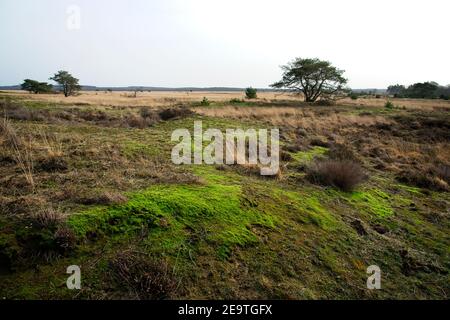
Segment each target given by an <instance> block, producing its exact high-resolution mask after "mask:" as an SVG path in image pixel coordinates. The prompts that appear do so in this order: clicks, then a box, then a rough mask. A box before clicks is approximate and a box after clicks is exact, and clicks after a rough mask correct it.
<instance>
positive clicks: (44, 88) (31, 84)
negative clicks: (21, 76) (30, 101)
mask: <svg viewBox="0 0 450 320" xmlns="http://www.w3.org/2000/svg"><path fill="white" fill-rule="evenodd" d="M20 86H21V88H22V90H26V91H28V92H30V93H34V94H38V93H48V92H51V91H52V88H53V86H52V85H51V84H48V83H47V82H39V81H36V80H31V79H25V80H24V81H23V83H22V84H21V85H20Z"/></svg>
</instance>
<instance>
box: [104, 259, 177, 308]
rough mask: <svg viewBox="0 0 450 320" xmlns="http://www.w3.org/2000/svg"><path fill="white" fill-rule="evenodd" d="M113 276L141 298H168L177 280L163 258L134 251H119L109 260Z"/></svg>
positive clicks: (135, 296)
mask: <svg viewBox="0 0 450 320" xmlns="http://www.w3.org/2000/svg"><path fill="white" fill-rule="evenodd" d="M109 265H110V268H111V270H112V275H113V278H114V279H115V280H116V281H117V283H118V284H120V285H121V286H124V287H125V288H126V289H127V290H128V291H129V292H130V294H132V295H133V296H134V297H133V298H137V299H142V300H162V299H167V298H170V297H171V296H172V295H173V293H174V292H175V290H176V288H177V281H176V279H175V276H174V274H173V271H172V270H171V268H170V266H169V264H168V263H167V262H166V261H164V260H152V259H150V258H149V257H147V256H145V255H143V254H140V253H135V252H130V251H128V252H123V253H119V254H118V255H117V256H116V257H115V258H114V259H113V260H112V261H111V262H110V264H109Z"/></svg>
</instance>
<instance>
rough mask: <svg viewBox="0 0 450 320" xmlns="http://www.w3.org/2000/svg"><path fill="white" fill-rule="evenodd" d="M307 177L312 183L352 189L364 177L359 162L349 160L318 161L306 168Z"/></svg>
mask: <svg viewBox="0 0 450 320" xmlns="http://www.w3.org/2000/svg"><path fill="white" fill-rule="evenodd" d="M307 177H308V179H309V180H310V181H311V182H313V183H319V184H323V185H328V186H334V187H337V188H339V189H341V190H343V191H346V192H349V191H352V190H354V189H355V188H356V186H358V185H359V184H360V183H361V182H363V181H364V179H365V174H364V172H363V170H362V168H361V166H360V165H359V164H357V163H356V162H353V161H350V160H326V161H320V162H317V163H315V164H314V165H312V166H311V167H309V168H308V172H307Z"/></svg>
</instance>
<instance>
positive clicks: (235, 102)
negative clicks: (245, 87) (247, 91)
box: [230, 98, 245, 104]
mask: <svg viewBox="0 0 450 320" xmlns="http://www.w3.org/2000/svg"><path fill="white" fill-rule="evenodd" d="M244 102H245V101H244V100H241V99H237V98H233V99H231V100H230V103H231V104H238V103H244Z"/></svg>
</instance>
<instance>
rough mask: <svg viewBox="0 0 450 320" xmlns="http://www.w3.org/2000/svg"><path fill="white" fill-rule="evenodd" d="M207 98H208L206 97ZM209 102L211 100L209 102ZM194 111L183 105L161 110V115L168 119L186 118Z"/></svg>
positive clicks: (163, 118) (165, 119)
mask: <svg viewBox="0 0 450 320" xmlns="http://www.w3.org/2000/svg"><path fill="white" fill-rule="evenodd" d="M205 99H206V98H205ZM208 103H209V102H208ZM193 113H194V112H192V110H190V109H188V108H186V107H181V108H169V109H165V110H163V111H161V112H160V113H159V116H160V118H161V119H162V120H164V121H167V120H170V119H174V118H185V117H188V116H190V115H192V114H193Z"/></svg>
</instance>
